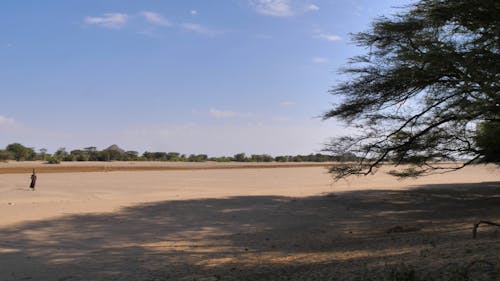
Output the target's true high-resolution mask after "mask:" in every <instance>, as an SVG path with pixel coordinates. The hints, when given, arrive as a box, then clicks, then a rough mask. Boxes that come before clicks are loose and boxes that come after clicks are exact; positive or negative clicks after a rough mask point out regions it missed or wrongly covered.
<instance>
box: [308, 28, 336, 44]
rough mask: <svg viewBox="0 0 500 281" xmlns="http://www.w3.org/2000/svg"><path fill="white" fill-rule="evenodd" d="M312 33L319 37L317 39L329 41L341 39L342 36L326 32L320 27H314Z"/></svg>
mask: <svg viewBox="0 0 500 281" xmlns="http://www.w3.org/2000/svg"><path fill="white" fill-rule="evenodd" d="M313 33H314V38H319V39H323V40H326V41H330V42H335V41H340V40H342V37H340V36H339V35H335V34H328V33H325V32H323V31H321V30H320V29H315V30H314V31H313Z"/></svg>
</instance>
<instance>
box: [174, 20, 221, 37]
mask: <svg viewBox="0 0 500 281" xmlns="http://www.w3.org/2000/svg"><path fill="white" fill-rule="evenodd" d="M180 27H182V28H184V29H185V30H189V31H193V32H196V33H200V34H203V35H208V36H215V35H219V34H222V33H224V32H223V31H220V30H213V29H210V28H208V27H205V26H203V25H200V24H196V23H183V24H181V25H180Z"/></svg>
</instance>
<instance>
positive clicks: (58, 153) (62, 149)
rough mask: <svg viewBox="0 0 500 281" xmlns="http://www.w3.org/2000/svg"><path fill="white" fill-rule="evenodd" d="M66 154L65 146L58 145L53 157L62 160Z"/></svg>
mask: <svg viewBox="0 0 500 281" xmlns="http://www.w3.org/2000/svg"><path fill="white" fill-rule="evenodd" d="M67 155H68V152H67V151H66V148H65V147H60V148H58V149H57V150H56V152H55V153H54V157H56V158H58V159H60V160H63V159H64V157H65V156H67Z"/></svg>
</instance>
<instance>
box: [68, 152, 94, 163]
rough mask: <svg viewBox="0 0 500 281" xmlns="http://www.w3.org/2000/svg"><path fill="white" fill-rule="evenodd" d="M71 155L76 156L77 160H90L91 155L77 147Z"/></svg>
mask: <svg viewBox="0 0 500 281" xmlns="http://www.w3.org/2000/svg"><path fill="white" fill-rule="evenodd" d="M70 155H71V156H73V157H74V159H75V160H76V161H89V159H90V155H89V154H88V153H87V152H86V151H85V150H81V149H75V150H72V151H71V152H70Z"/></svg>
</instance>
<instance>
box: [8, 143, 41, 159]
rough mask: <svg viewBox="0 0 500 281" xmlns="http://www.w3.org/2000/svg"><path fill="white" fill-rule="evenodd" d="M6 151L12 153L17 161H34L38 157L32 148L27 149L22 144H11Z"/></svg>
mask: <svg viewBox="0 0 500 281" xmlns="http://www.w3.org/2000/svg"><path fill="white" fill-rule="evenodd" d="M5 150H6V151H8V152H10V153H11V154H12V156H13V157H14V159H15V160H16V161H25V160H33V159H34V158H35V155H36V153H35V151H34V150H33V149H32V148H29V147H25V146H24V145H22V144H20V143H12V144H9V145H7V147H6V148H5Z"/></svg>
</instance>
